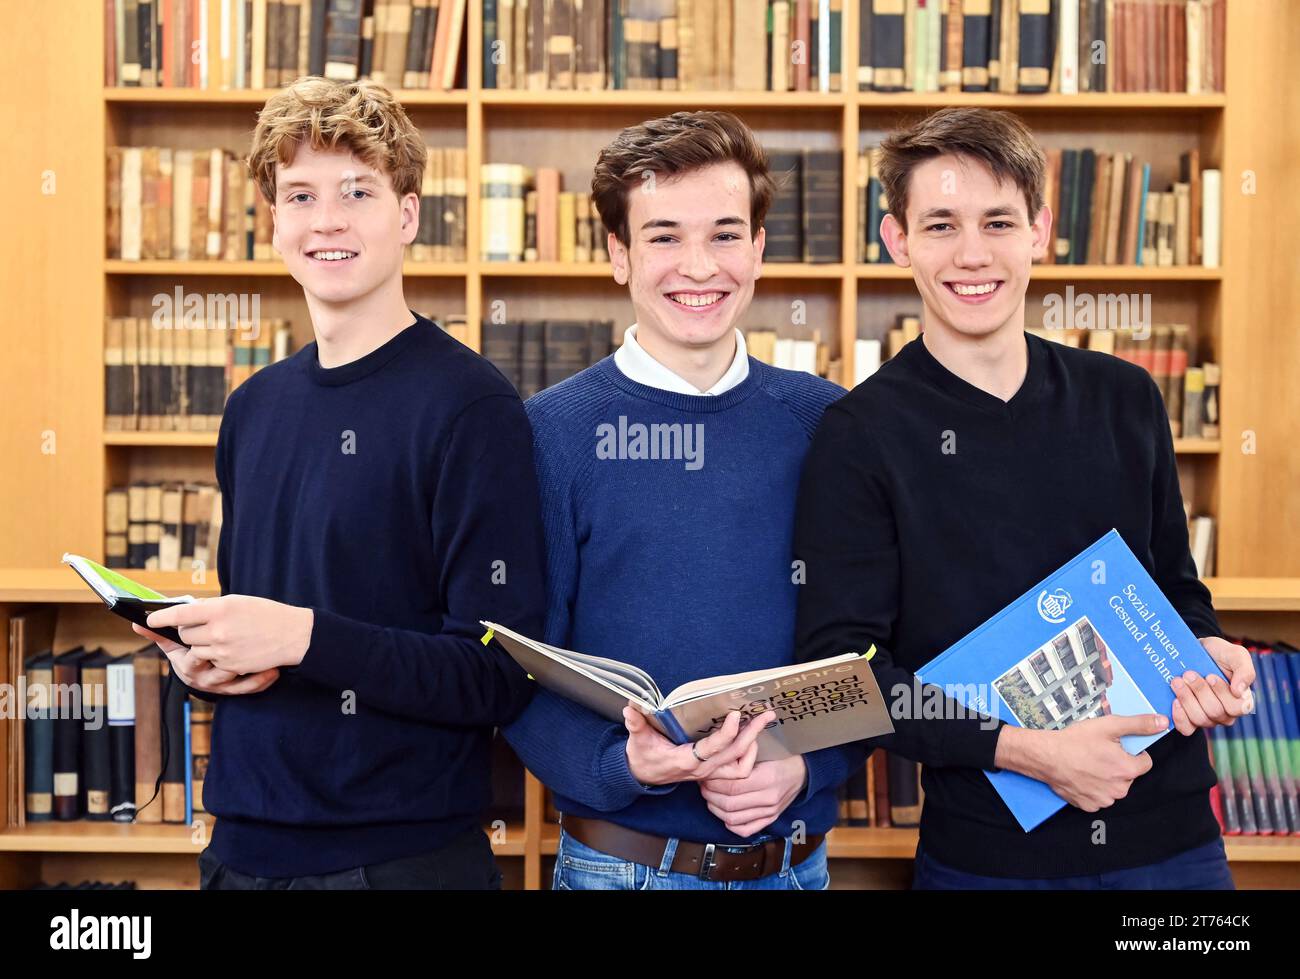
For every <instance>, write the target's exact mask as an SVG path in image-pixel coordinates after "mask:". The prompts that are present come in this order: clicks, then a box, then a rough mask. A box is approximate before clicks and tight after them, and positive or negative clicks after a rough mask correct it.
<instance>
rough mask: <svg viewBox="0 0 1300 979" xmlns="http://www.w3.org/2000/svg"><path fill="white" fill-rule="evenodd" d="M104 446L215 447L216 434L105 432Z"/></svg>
mask: <svg viewBox="0 0 1300 979" xmlns="http://www.w3.org/2000/svg"><path fill="white" fill-rule="evenodd" d="M104 444H105V445H158V446H215V445H216V444H217V433H216V432H105V433H104Z"/></svg>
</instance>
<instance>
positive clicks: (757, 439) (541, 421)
mask: <svg viewBox="0 0 1300 979" xmlns="http://www.w3.org/2000/svg"><path fill="white" fill-rule="evenodd" d="M749 369H750V373H749V376H748V377H747V378H746V379H745V380H744V381H742V382H741V383H740V384H738V385H737V386H736V387H734V388H731V389H730V390H728V391H725V392H724V393H722V394H719V395H716V396H705V395H685V394H675V393H673V392H670V391H662V390H659V389H658V388H652V387H647V386H646V385H643V384H638V383H636V382H635V381H632V380H630V379H629V378H627V377H626V376H624V375H623V373H622V372H621V371H619V369H618V368H617V367H616V366H615V364H614V359H613V358H612V357H607V358H605V359H604V360H602V361H601V362H600V363H598V364H596V365H595V366H594V367H591V368H588V369H587V370H585V371H583V372H582V373H581V374H578V375H577V376H576V377H573V378H570V379H569V380H567V381H565V382H563V383H562V384H558V385H556V386H555V387H553V388H551V389H549V390H547V391H543V392H542V393H541V394H539V395H537V396H536V397H535V398H532V399H530V400H529V402H528V405H527V407H528V416H529V419H530V420H531V421H532V423H533V429H534V438H535V440H536V444H535V448H536V456H537V467H538V473H539V477H540V478H539V484H540V489H541V493H542V513H543V521H544V522H545V526H546V557H547V609H546V641H547V642H549V643H553V644H556V645H561V646H568V647H569V648H571V649H576V650H579V651H581V652H584V653H590V654H593V655H596V656H608V657H612V658H615V659H620V660H623V661H625V662H628V663H633V664H635V665H636V666H639V667H641V668H642V669H643V670H645V671H647V672H648V673H649V674H650V675H651V676H652V677H654V679H655V682H656V683H657V684H658V686H659V689H660V690H661V691H663V692H664V693H665V694H667V693H669V692H670V691H672V689H673V688H674V687H677V686H679V685H681V684H683V683H686V682H688V681H690V680H698V679H700V678H702V677H710V676H722V675H725V674H729V673H739V672H742V671H745V670H758V669H762V668H764V667H771V666H781V665H784V664H786V663H791V662H794V622H795V606H796V596H797V592H798V591H799V585H798V584H797V580H798V579H799V575H798V574H796V572H795V569H794V568H793V567H792V560H793V554H792V546H793V534H794V508H795V494H796V490H797V487H798V482H799V472H800V469H801V468H802V466H803V460H804V455H805V454H806V453H807V451H808V445H809V442H810V440H811V438H812V433H813V430H814V429H815V427H816V425H817V422H818V420H819V419H820V418H821V415H822V412H823V411H824V410H825V408H826V406H827V405H828V404H830V403H831V402H833V401H835V400H836V399H837V398H839V397H841V396H842V395H843V394H844V390H843V388H839V387H837V386H835V385H834V384H831V383H830V382H828V381H823V380H821V379H820V378H817V377H813V376H811V375H809V374H803V373H798V372H795V371H786V370H778V369H777V368H775V367H769V366H767V365H766V364H763V363H760V362H759V361H757V360H754V359H752V358H751V359H750V362H749ZM605 425H609V426H611V428H608V429H606V428H603V426H605ZM640 425H644V426H647V429H648V427H649V426H651V425H677V426H695V427H694V428H692V429H691V432H692V433H696V437H694V438H692V439H691V440H690V445H689V447H690V452H689V453H687V452H686V451H685V450H686V447H687V440H686V438H685V435H686V429H685V428H684V427H683V428H681V429H680V432H681V433H682V438H681V441H680V443H679V444H680V446H681V447H682V449H683V451H682V452H681V453H679V455H680V456H681V457H680V458H667V459H664V458H636V457H635V456H636V455H638V454H639V453H638V451H637V450H636V448H635V439H636V432H637V428H636V426H640ZM621 431H623V432H627V433H628V437H627V438H626V439H623V438H622V437H621V436H619V437H618V438H617V439H615V438H612V437H610V438H607V439H606V438H603V437H602V433H606V435H608V434H609V433H615V434H616V433H618V432H621ZM644 441H645V440H644V438H643V439H642V442H644ZM616 442H618V443H621V444H617V445H616V444H615V443H616ZM615 448H617V450H618V451H617V452H615V453H612V452H611V451H610V450H611V449H615ZM624 448H626V449H627V451H626V452H624V451H623V449H624ZM655 454H656V455H662V454H663V453H662V452H657V453H655ZM670 454H671V453H670ZM611 455H615V456H616V457H614V458H611V457H610V456H611ZM506 737H507V738H508V739H509V740H510V743H511V744H513V745H514V747H515V750H516V751H518V753H519V756H520V757H521V758H522V759H523V761H524V763H525V764H526V765H527V766H528V767H529V768H530V769H532V771H533V772H535V773H536V774H537V777H538V778H540V779H541V780H542V781H543V782H544V783H545V784H546V785H548V786H549V787H550V788H551V789H552V791H554V792H555V795H556V805H557V806H558V807H559V809H560V810H561V811H562V812H566V813H572V814H574V815H577V816H587V817H594V818H598V819H606V820H609V821H611V822H614V823H617V824H619V825H621V826H625V827H628V828H630V829H635V830H640V831H642V832H647V833H654V834H656V835H659V836H665V837H669V836H676V837H679V838H681V839H686V840H694V841H696V842H702V843H708V842H715V843H745V842H752V840H745V839H742V838H740V837H737V836H736V835H734V834H733V833H731V832H730V831H729V830H728V829H727V828H726V826H725V825H724V824H723V823H722V821H721V820H720V819H718V818H717V817H716V816H714V815H713V813H711V812H710V811H709V809H708V806H707V804H706V803H705V801H704V798H703V796H701V795H700V791H699V788H698V786H696V785H695V784H692V783H685V784H675V785H667V786H656V787H653V788H649V787H646V786H644V785H641V784H640V783H639V782H638V781H637V780H636V779H635V778H634V777H633V775H632V773H631V771H630V769H629V767H628V760H627V730H626V729H625V728H624V726H623V725H622V724H621V723H611V722H609V721H607V720H605V719H604V718H603V717H600V716H599V715H597V714H595V713H593V712H592V711H589V710H587V709H586V708H584V707H581V706H579V705H578V704H576V703H574V702H573V701H570V700H566V699H564V698H563V697H560V696H557V695H555V694H552V693H550V692H549V691H545V690H543V691H540V692H539V693H538V694H537V696H536V698H534V700H533V702H532V703H531V704H530V705H529V707H528V709H527V710H526V711H524V713H523V715H522V716H521V717H520V718H519V720H518V721H516V722H515V723H514V724H513V725H511V726H510V727H508V728H506ZM865 758H866V749H865V747H863V745H861V744H858V745H845V746H843V747H838V748H828V749H826V750H824V751H817V752H812V753H810V754H807V755H805V756H804V760H805V762H806V763H807V766H808V784H807V786H806V787H805V790H804V792H803V793H802V795H801V796H799V797H798V798H796V799H795V800H794V802H793V803H792V804H791V805H790V807H789V808H788V809H786V811H785V812H784V813H783V814H782V815H781V816H780V817H779V818H778V819H777V820H776V821H775V822H774V823H772V824H771V825H770V826H768V827H767V829H765V830H763V831H762V832H761V833H760V834H758V835H757V836H755V837H754V839H755V840H757V839H766V838H769V837H771V836H786V835H789V834H790V833H791V832H792V831H793V830H794V828H795V825H796V821H801V822H802V824H803V827H804V828H805V829H806V831H807V832H808V833H819V832H823V831H825V830H827V829H829V828H830V827H831V826H832V825H833V824H834V822H835V810H836V800H835V789H836V787H837V786H838V785H839V783H840V782H842V781H844V779H845V778H846V777H847V776H848V774H849V773H850V772H851V771H853V770H854V769H855V768H858V767H860V766H861V765H862V764H863V762H864V759H865Z"/></svg>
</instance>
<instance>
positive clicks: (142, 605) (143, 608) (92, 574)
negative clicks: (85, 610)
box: [63, 554, 194, 642]
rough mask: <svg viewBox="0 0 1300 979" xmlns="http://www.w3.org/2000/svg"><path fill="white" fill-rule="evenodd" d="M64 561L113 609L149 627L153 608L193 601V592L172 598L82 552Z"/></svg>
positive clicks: (171, 633)
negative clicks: (85, 556)
mask: <svg viewBox="0 0 1300 979" xmlns="http://www.w3.org/2000/svg"><path fill="white" fill-rule="evenodd" d="M63 563H64V564H66V565H68V566H69V567H71V568H72V570H73V571H75V572H77V574H78V575H80V576H81V580H82V581H84V582H85V583H86V584H88V585H89V586H90V589H91V591H93V592H94V593H95V594H96V595H98V596H99V597H100V598H101V599H102V600H103V602H104V604H105V605H107V606H108V609H109V611H110V612H112V613H113V614H114V615H120V616H121V617H122V618H124V619H126V620H127V621H128V622H134V623H136V624H137V625H140V626H143V627H144V628H146V629H149V628H150V626H149V624H148V622H147V621H146V620H147V619H148V618H149V613H150V612H156V611H157V610H158V609H160V608H168V607H170V606H172V605H185V604H187V603H189V602H192V601H194V596H193V595H180V596H178V597H175V598H169V597H168V596H166V595H163V594H161V593H159V592H156V591H154V590H153V589H152V588H146V587H145V586H144V585H142V584H140V583H139V582H138V581H132V580H131V579H130V578H128V577H127V576H126V575H124V574H119V573H118V572H116V571H114V570H113V569H112V568H106V567H104V566H103V565H102V564H99V563H98V562H96V561H92V560H90V558H84V557H82V556H81V555H79V554H65V555H63ZM152 631H153V632H156V633H158V635H160V636H166V637H167V638H168V639H170V640H171V641H172V642H180V641H181V635H180V633H179V632H177V631H176V630H175V629H170V628H161V629H153V630H152Z"/></svg>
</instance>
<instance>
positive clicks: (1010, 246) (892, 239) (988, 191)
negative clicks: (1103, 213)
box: [881, 155, 1052, 338]
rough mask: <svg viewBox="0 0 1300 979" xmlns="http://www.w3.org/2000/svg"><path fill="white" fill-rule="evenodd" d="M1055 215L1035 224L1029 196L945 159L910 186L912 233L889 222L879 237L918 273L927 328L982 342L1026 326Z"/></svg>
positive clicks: (961, 160)
mask: <svg viewBox="0 0 1300 979" xmlns="http://www.w3.org/2000/svg"><path fill="white" fill-rule="evenodd" d="M1051 226H1052V215H1051V211H1049V210H1048V208H1046V207H1043V208H1042V210H1041V211H1039V213H1038V215H1037V216H1036V220H1033V221H1031V219H1030V217H1029V213H1028V205H1027V203H1026V201H1025V194H1024V192H1023V191H1022V190H1021V189H1020V188H1019V187H1017V186H1016V185H1015V184H1014V183H1013V182H1010V181H999V180H997V178H995V177H994V175H993V172H992V171H991V170H990V169H989V168H988V167H987V166H986V165H985V164H984V163H982V162H980V161H978V160H974V159H971V158H969V157H965V156H953V155H943V156H937V157H934V158H933V159H930V160H926V161H925V162H924V163H921V164H919V165H918V166H917V167H916V168H915V169H914V170H913V171H912V174H911V179H910V181H909V183H908V186H907V228H908V230H907V231H904V230H903V229H902V226H901V225H900V224H899V223H898V222H897V221H896V220H895V219H894V218H893V216H892V215H890V216H887V217H886V218H885V220H884V222H882V224H881V236H882V238H883V240H884V242H885V244H886V246H887V247H888V248H889V253H890V254H891V255H892V256H893V258H894V261H895V262H896V263H897V264H899V265H901V266H904V267H909V268H911V269H912V275H913V278H914V279H915V281H916V287H917V289H918V290H919V291H920V293H921V299H922V301H923V302H924V304H925V313H926V317H925V327H926V329H927V330H930V329H937V330H944V331H949V332H952V333H956V334H959V335H961V336H965V337H970V338H980V337H985V336H989V335H991V334H994V333H997V332H998V331H999V330H1002V329H1004V328H1006V329H1009V330H1016V331H1020V330H1023V329H1024V323H1025V290H1026V288H1027V287H1028V285H1029V273H1030V268H1031V265H1032V262H1033V260H1034V259H1035V258H1041V257H1042V256H1043V255H1044V254H1046V248H1047V240H1048V234H1049V233H1050V231H1051Z"/></svg>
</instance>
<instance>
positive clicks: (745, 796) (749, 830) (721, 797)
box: [700, 755, 808, 836]
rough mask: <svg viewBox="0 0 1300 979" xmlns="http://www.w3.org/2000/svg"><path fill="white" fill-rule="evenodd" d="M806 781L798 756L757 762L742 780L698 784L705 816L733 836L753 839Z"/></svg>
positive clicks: (805, 767)
mask: <svg viewBox="0 0 1300 979" xmlns="http://www.w3.org/2000/svg"><path fill="white" fill-rule="evenodd" d="M807 780H808V767H807V765H805V764H804V760H803V756H802V755H793V756H791V757H790V758H782V759H780V760H778V761H761V762H759V763H758V764H756V765H755V766H754V770H753V771H752V772H750V773H749V776H748V777H746V778H715V779H709V780H707V781H704V782H701V783H700V795H702V796H704V801H705V802H707V803H708V804H709V812H711V813H713V815H715V816H717V817H718V818H719V819H721V820H722V821H723V823H725V824H726V826H727V829H729V830H731V832H733V833H735V834H736V835H737V836H753V835H754V834H755V833H757V832H759V831H760V830H762V829H764V828H765V827H766V826H768V825H770V824H771V823H772V822H774V821H775V820H776V818H777V817H778V816H780V815H781V813H783V812H785V810H786V808H787V807H788V806H789V805H790V803H791V802H793V801H794V800H795V797H796V796H798V795H799V793H800V792H802V791H803V788H804V783H805V782H807Z"/></svg>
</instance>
